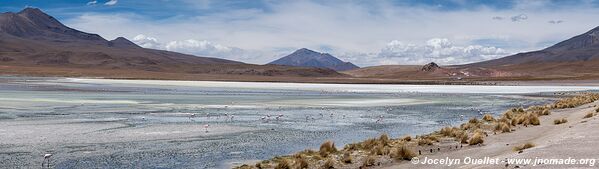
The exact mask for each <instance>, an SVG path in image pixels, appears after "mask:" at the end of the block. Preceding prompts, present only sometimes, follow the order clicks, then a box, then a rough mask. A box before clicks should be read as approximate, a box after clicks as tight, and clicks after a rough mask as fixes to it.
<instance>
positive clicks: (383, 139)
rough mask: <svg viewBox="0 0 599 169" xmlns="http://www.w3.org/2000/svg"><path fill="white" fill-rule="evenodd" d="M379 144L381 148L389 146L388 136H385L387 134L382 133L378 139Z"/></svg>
mask: <svg viewBox="0 0 599 169" xmlns="http://www.w3.org/2000/svg"><path fill="white" fill-rule="evenodd" d="M379 142H380V144H381V145H383V146H387V145H389V135H387V133H384V134H382V135H381V136H380V137H379Z"/></svg>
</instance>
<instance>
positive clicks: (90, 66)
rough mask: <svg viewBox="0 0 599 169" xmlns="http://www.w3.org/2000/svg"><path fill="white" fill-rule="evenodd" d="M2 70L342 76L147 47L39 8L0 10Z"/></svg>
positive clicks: (25, 72) (134, 74) (138, 74)
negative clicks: (80, 28)
mask: <svg viewBox="0 0 599 169" xmlns="http://www.w3.org/2000/svg"><path fill="white" fill-rule="evenodd" d="M0 73H1V74H19V75H53V76H102V77H113V78H158V79H165V78H166V79H168V78H169V77H173V78H175V77H177V76H185V77H191V76H198V78H199V79H202V78H200V77H201V76H209V77H217V78H216V79H220V78H224V76H229V75H230V76H240V77H241V76H289V77H342V76H344V75H342V74H339V73H337V72H335V71H333V70H330V69H320V68H305V67H290V66H280V65H253V64H245V63H242V62H237V61H231V60H225V59H217V58H209V57H198V56H192V55H186V54H181V53H176V52H170V51H162V50H154V49H146V48H142V47H140V46H138V45H136V44H135V43H132V42H131V41H129V40H127V39H126V38H122V37H119V38H116V39H114V40H111V41H108V40H106V39H104V38H102V37H100V36H99V35H96V34H90V33H85V32H81V31H78V30H75V29H72V28H69V27H67V26H65V25H63V24H62V23H60V22H59V21H58V20H56V19H55V18H54V17H52V16H49V15H47V14H45V13H44V12H42V11H41V10H39V9H36V8H26V9H24V10H22V11H21V12H18V13H12V12H7V13H2V14H0ZM161 73H166V74H161ZM175 74H176V76H173V75H175ZM215 75H220V76H215ZM175 79H179V78H175ZM209 79H210V78H209Z"/></svg>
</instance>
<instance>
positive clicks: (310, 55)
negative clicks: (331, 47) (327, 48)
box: [269, 48, 359, 71]
mask: <svg viewBox="0 0 599 169" xmlns="http://www.w3.org/2000/svg"><path fill="white" fill-rule="evenodd" d="M269 64H276V65H287V66H300V67H317V68H328V69H333V70H336V71H344V70H351V69H355V68H359V67H358V66H356V65H354V64H353V63H350V62H343V61H341V60H339V59H338V58H336V57H334V56H333V55H331V54H328V53H320V52H316V51H313V50H310V49H307V48H301V49H298V50H296V51H295V52H293V53H291V54H289V55H287V56H285V57H282V58H280V59H277V60H275V61H273V62H270V63H269Z"/></svg>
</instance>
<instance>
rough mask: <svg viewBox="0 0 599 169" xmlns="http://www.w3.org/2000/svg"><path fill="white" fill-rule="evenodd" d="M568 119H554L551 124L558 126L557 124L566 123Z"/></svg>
mask: <svg viewBox="0 0 599 169" xmlns="http://www.w3.org/2000/svg"><path fill="white" fill-rule="evenodd" d="M567 122H568V119H566V118H561V119H555V120H553V124H555V125H558V124H563V123H567Z"/></svg>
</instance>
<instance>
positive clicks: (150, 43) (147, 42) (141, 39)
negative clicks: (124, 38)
mask: <svg viewBox="0 0 599 169" xmlns="http://www.w3.org/2000/svg"><path fill="white" fill-rule="evenodd" d="M132 41H133V43H136V44H137V45H139V46H141V47H144V48H152V49H164V46H163V45H162V44H160V43H159V42H158V39H156V38H154V37H149V36H146V35H143V34H139V35H137V36H135V37H133V40H132Z"/></svg>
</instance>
